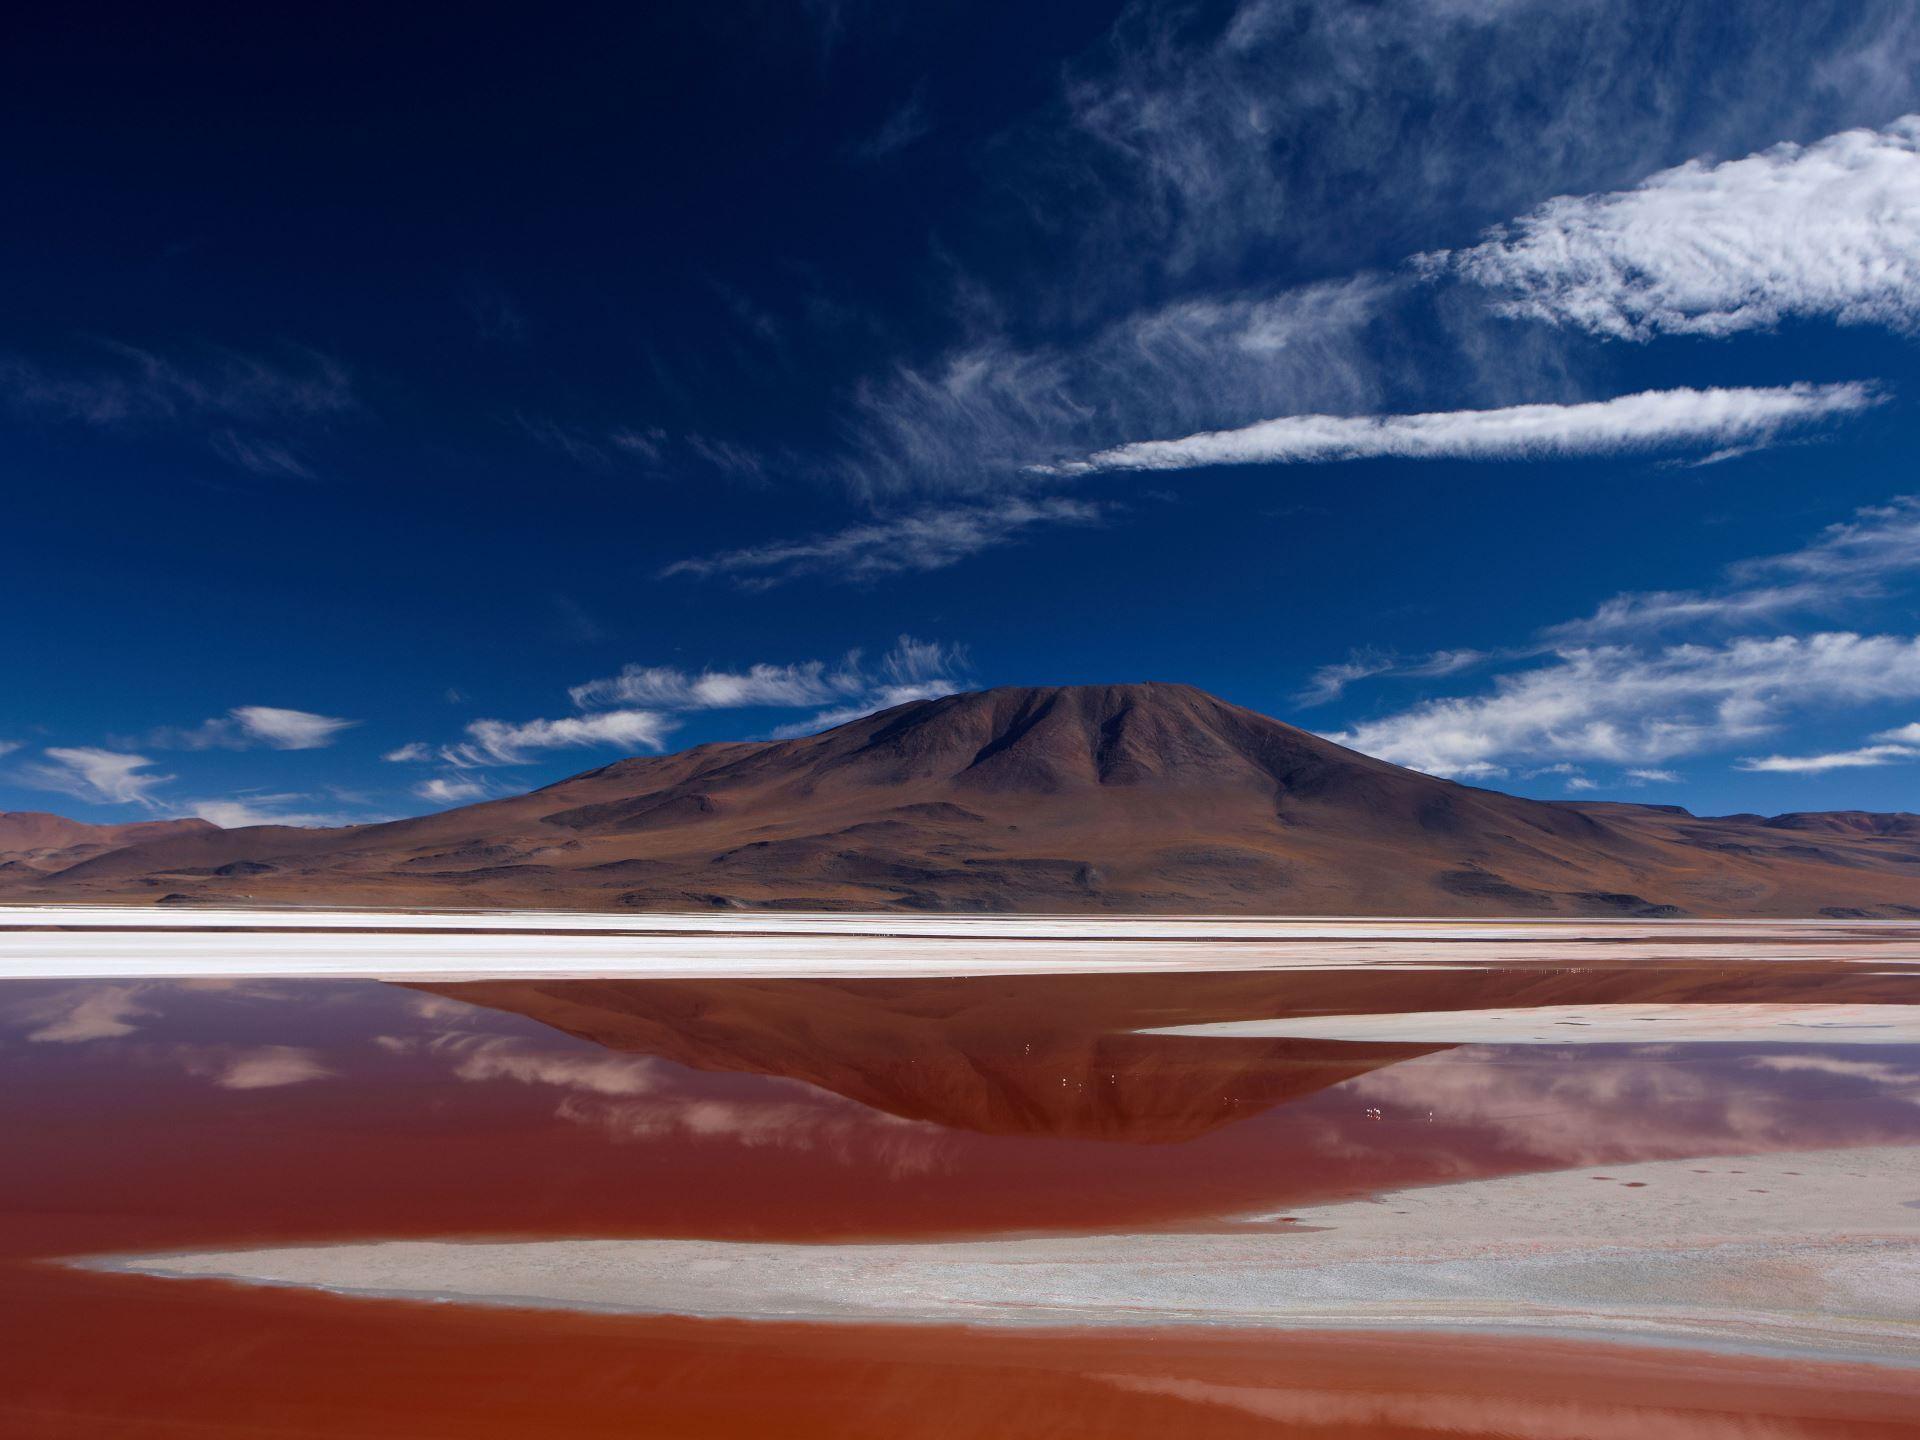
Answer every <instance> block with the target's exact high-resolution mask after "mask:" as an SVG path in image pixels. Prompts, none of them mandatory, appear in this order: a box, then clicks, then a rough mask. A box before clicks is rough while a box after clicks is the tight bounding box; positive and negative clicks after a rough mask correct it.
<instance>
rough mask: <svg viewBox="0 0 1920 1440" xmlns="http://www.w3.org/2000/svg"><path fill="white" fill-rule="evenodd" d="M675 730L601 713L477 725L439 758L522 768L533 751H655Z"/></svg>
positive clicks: (646, 716)
mask: <svg viewBox="0 0 1920 1440" xmlns="http://www.w3.org/2000/svg"><path fill="white" fill-rule="evenodd" d="M673 726H674V722H673V720H672V719H671V718H670V717H669V716H666V715H663V714H661V713H660V712H658V711H656V710H603V711H600V712H599V713H597V714H593V715H568V716H563V717H562V718H561V719H558V720H520V721H509V720H475V721H474V722H473V723H471V724H470V725H468V726H467V736H468V738H467V740H466V741H464V742H462V743H460V744H458V745H449V746H445V747H443V748H442V750H441V752H440V758H441V759H442V760H445V761H446V762H447V763H449V764H452V765H461V766H469V765H524V764H527V763H528V762H530V761H531V760H532V759H533V756H532V755H531V754H529V753H528V752H530V751H535V750H563V749H573V748H583V747H592V746H601V745H611V746H617V747H619V748H622V749H628V750H659V749H662V748H663V747H664V745H665V743H666V737H667V735H668V734H669V733H670V732H671V731H672V729H673Z"/></svg>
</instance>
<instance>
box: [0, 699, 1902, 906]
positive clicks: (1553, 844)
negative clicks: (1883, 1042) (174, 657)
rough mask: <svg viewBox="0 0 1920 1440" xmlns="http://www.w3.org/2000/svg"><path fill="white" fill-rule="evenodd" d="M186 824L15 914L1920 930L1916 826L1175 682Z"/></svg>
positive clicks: (8, 885) (0, 875) (26, 870)
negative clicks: (249, 820) (1481, 759)
mask: <svg viewBox="0 0 1920 1440" xmlns="http://www.w3.org/2000/svg"><path fill="white" fill-rule="evenodd" d="M49 818H54V817H49ZM64 823H66V824H72V823H73V822H64ZM187 823H188V825H189V826H190V827H191V828H187V829H183V830H176V831H173V832H169V833H165V834H154V835H151V836H148V835H136V836H131V837H128V838H127V839H126V840H125V841H123V842H122V843H120V844H117V845H108V846H106V847H105V848H103V849H100V850H97V851H94V852H92V853H89V854H87V855H86V856H84V857H81V858H78V859H77V860H75V861H74V862H73V863H66V864H58V863H56V864H49V863H48V857H49V853H50V852H49V851H48V850H47V848H46V847H42V848H41V849H40V850H38V851H36V852H35V856H36V858H34V859H33V860H32V861H31V862H30V863H26V864H22V865H17V866H14V867H11V868H7V869H0V899H6V900H16V901H26V900H76V901H77V900H147V901H152V900H155V899H165V900H170V901H176V902H181V901H220V900H236V899H250V900H253V901H256V902H263V903H306V904H312V903H335V904H353V905H428V906H455V907H479V906H526V907H552V908H568V909H596V910H616V909H642V910H644V909H686V908H689V907H707V906H716V905H718V906H732V907H748V908H757V907H769V908H782V909H812V908H821V909H888V908H906V909H917V910H954V911H1033V912H1070V911H1112V912H1134V911H1138V912H1193V911H1199V912H1216V913H1229V912H1231V913H1247V914H1302V915H1327V914H1347V915H1389V914H1398V915H1540V916H1545V915H1675V914H1695V915H1754V916H1789V915H1821V914H1825V915H1834V916H1867V915H1879V916H1904V917H1910V916H1914V915H1920V816H1914V815H1909V814H1867V813H1863V812H1851V811H1843V812H1834V813H1828V814H1793V815H1782V816H1776V817H1773V818H1770V819H1769V818H1763V817H1761V816H1757V815H1734V816H1725V817H1719V818H1701V817H1696V816H1693V815H1690V814H1688V813H1687V812H1686V811H1684V810H1680V809H1678V808H1675V807H1664V806H1649V805H1623V804H1602V803H1576V802H1564V801H1562V802H1545V801H1538V800H1527V799H1521V798H1519V797H1516V796H1512V795H1506V794H1502V793H1500V792H1499V791H1495V790H1487V789H1480V788H1476V787H1473V786H1468V785H1461V784H1457V783H1455V782H1453V781H1449V780H1441V779H1437V778H1435V777H1433V776H1429V775H1423V774H1420V773H1418V772H1415V771H1412V770H1406V769H1403V768H1401V767H1399V766H1396V765H1391V764H1388V763H1387V762H1385V761H1381V760H1375V759H1372V758H1370V757H1368V756H1365V755H1361V754H1359V753H1357V752H1355V751H1352V750H1347V749H1344V748H1343V747H1341V746H1339V745H1335V744H1333V743H1332V742H1330V741H1327V740H1324V739H1321V738H1320V737H1318V736H1316V735H1312V734H1310V733H1308V732H1307V731H1304V730H1300V729H1297V728H1295V727H1294V726H1291V725H1287V724H1284V723H1282V722H1281V721H1278V720H1274V719H1271V718H1269V717H1267V716H1264V715H1260V714H1258V713H1256V712H1254V711H1251V710H1246V709H1243V708H1241V707H1239V706H1236V705H1230V704H1228V703H1226V702H1225V701H1222V700H1220V699H1217V698H1216V697H1214V696H1211V695H1208V694H1206V693H1205V692H1203V691H1200V690H1197V689H1194V688H1193V687H1191V686H1186V685H1169V684H1139V685H1088V686H1064V687H1009V688H1003V689H995V690H984V691H976V692H971V693H967V694H960V695H950V696H947V697H945V698H943V699H938V700H922V701H914V702H912V703H910V704H906V705H901V706H897V707H895V708H893V709H890V710H885V711H881V712H879V713H878V714H874V715H869V716H866V717H863V718H861V719H858V720H854V721H851V722H849V723H847V724H844V725H840V726H836V727H835V728H833V729H831V730H826V731H823V732H821V733H820V734H817V735H810V736H806V737H803V738H800V739H794V740H778V741H765V742H749V743H730V744H711V745H701V746H696V747H695V748H693V749H691V750H686V751H682V752H680V753H678V754H672V755H662V756H653V757H644V758H636V759H628V760H620V761H616V762H615V763H613V764H611V765H607V766H603V767H601V768H600V769H597V770H590V771H588V772H586V773H585V774H581V775H576V776H574V777H572V778H570V779H567V780H562V781H560V782H558V783H557V784H553V785H549V786H546V787H544V788H542V789H539V790H535V791H532V792H531V793H529V794H525V795H518V796H514V797H511V798H508V799H502V800H493V801H487V802H485V803H482V804H478V805H470V806H466V807H463V808H461V809H457V810H448V811H444V812H441V813H439V814H435V815H427V816H421V817H419V818H416V819H410V820H399V821H393V822H390V823H386V824H379V825H361V826H350V827H346V828H341V829H329V830H305V829H295V828H292V827H286V826H253V827H247V828H243V829H234V830H218V829H214V828H212V827H207V826H204V824H197V825H196V824H194V823H193V822H187ZM82 828H88V829H91V828H95V827H82ZM100 828H113V829H116V830H117V829H119V828H121V827H100ZM129 828H137V827H129ZM6 834H7V832H6V831H4V830H0V863H4V862H6V861H8V860H10V859H15V858H18V857H15V856H13V855H11V854H9V853H8V850H7V844H8V843H9V842H7V840H6V838H5V837H6Z"/></svg>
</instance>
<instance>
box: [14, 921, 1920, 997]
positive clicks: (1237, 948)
mask: <svg viewBox="0 0 1920 1440" xmlns="http://www.w3.org/2000/svg"><path fill="white" fill-rule="evenodd" d="M1629 956H1630V957H1631V958H1632V959H1634V960H1645V961H1716V960H1727V961H1744V962H1752V961H1757V960H1765V959H1792V960H1795V961H1802V962H1805V961H1838V962H1851V963H1860V964H1873V965H1877V966H1894V967H1901V966H1909V965H1914V966H1920V926H1916V925H1914V924H1911V923H1909V922H1905V921H1863V920H1807V921H1778V920H1768V921H1737V920H1661V921H1643V920H1619V921H1608V920H1566V921H1542V920H1510V921H1485V920H1465V921H1463V920H1431V919H1411V920H1390V921H1383V920H1367V919H1333V920H1328V919H1303V920H1288V919H1273V920H1246V919H1243V918H1224V917H1217V916H1204V915H1183V916H1160V915H1141V916H1080V915H1073V916H1024V915H1022V916H1009V915H991V916H985V915H982V916H974V915H945V914H942V915H907V914H896V913H891V912H887V913H858V914H856V913H844V912H833V913H815V914H804V913H767V912H759V911H753V912H716V913H701V914H653V913H646V914H635V915H605V914H584V913H576V912H548V911H365V910H361V911H353V910H289V909H258V910H253V909H217V910H216V909H200V908H197V907H196V908H185V907H183V908H179V909H161V908H157V907H149V906H9V907H0V976H14V977H19V978H40V979H89V978H155V979H160V978H201V977H207V976H220V975H274V976H296V975H311V976H335V977H341V978H353V977H371V978H381V979H421V978H437V979H458V978H463V977H480V976H521V977H528V978H534V977H569V976H578V977H586V976H616V977H617V976H636V977H639V976H657V977H663V978H665V977H673V978H687V977H700V976H727V975H733V976H740V977H768V976H783V975H794V976H798V975H821V976H842V977H859V976H888V975H992V974H1046V973H1058V972H1101V973H1108V972H1115V973H1117V972H1126V971H1136V970H1138V971H1152V970H1181V969H1203V970H1235V969H1248V970H1286V969H1329V968H1343V967H1357V968H1369V969H1378V968H1388V969H1430V968H1434V967H1435V966H1441V965H1451V964H1487V963H1514V964H1559V965H1578V964H1581V963H1585V962H1594V961H1601V960H1619V959H1622V958H1627V957H1629Z"/></svg>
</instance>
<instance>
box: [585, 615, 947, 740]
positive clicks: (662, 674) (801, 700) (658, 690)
mask: <svg viewBox="0 0 1920 1440" xmlns="http://www.w3.org/2000/svg"><path fill="white" fill-rule="evenodd" d="M966 669H967V655H966V651H965V649H964V648H962V647H961V646H958V645H952V644H948V643H946V642H944V641H939V640H919V639H916V638H915V637H913V636H911V635H902V636H900V637H899V638H898V639H897V640H895V642H894V644H893V647H892V648H891V649H890V650H888V651H887V652H886V654H884V655H882V656H881V657H880V658H879V660H878V661H875V662H872V663H869V662H868V661H867V660H866V658H865V657H864V656H863V655H862V654H861V653H860V652H859V651H858V650H853V651H849V652H848V653H847V654H846V655H844V656H842V657H841V658H840V659H839V660H836V661H833V662H828V661H824V660H803V661H798V662H793V663H788V664H782V665H773V664H765V663H763V664H758V665H750V666H747V667H746V668H745V669H742V670H704V671H698V672H691V671H687V670H683V669H680V668H678V667H676V666H663V665H628V666H626V667H624V668H623V669H622V670H621V671H620V673H619V674H617V675H611V676H607V677H605V678H602V679H598V680H589V681H587V682H586V683H585V684H582V685H576V686H574V687H573V689H572V691H571V692H570V694H571V695H572V697H573V701H574V703H575V704H576V705H579V706H581V707H583V708H587V707H592V706H596V705H616V704H639V705H650V706H656V707H659V708H662V709H666V710H670V711H673V712H676V713H684V712H687V711H695V710H723V709H776V710H790V709H803V708H806V709H812V708H815V707H824V708H819V709H818V712H817V713H816V714H814V715H813V716H811V717H809V718H808V719H807V720H804V721H801V722H799V723H797V724H793V725H783V726H780V727H779V728H778V729H776V730H775V731H774V734H775V736H776V737H783V738H784V737H787V736H790V735H804V734H811V733H812V732H813V731H815V730H822V729H826V728H828V727H829V726H833V725H838V724H842V723H844V722H845V721H848V720H855V719H858V718H859V717H860V716H862V715H870V714H872V713H873V712H874V711H876V710H885V709H889V708H891V707H892V706H895V705H904V704H906V703H907V702H908V701H910V700H929V699H934V698H937V697H939V696H941V695H950V694H952V693H953V692H954V691H955V690H957V689H959V688H960V686H961V683H962V680H963V677H964V675H965V673H966Z"/></svg>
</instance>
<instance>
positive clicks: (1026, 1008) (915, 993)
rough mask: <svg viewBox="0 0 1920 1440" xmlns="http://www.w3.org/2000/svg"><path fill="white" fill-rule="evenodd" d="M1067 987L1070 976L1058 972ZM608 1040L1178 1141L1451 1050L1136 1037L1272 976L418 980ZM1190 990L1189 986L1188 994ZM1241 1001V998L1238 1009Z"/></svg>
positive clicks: (954, 1122)
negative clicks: (1196, 1001)
mask: <svg viewBox="0 0 1920 1440" xmlns="http://www.w3.org/2000/svg"><path fill="white" fill-rule="evenodd" d="M1061 978H1062V979H1065V978H1067V977H1061ZM417 988H421V989H429V990H433V991H435V992H436V993H440V994H445V995H449V996H452V997H454V998H457V999H459V1000H463V1001H467V1002H470V1003H474V1004H479V1005H485V1006H488V1007H490V1008H493V1009H498V1010H505V1011H511V1012H513V1013H515V1014H518V1015H524V1016H526V1017H528V1018H530V1019H533V1020H537V1021H540V1022H541V1023H542V1024H546V1025H550V1026H552V1027H553V1028H555V1029H557V1030H562V1031H565V1032H566V1033H567V1034H569V1035H574V1036H577V1037H579V1038H581V1039H584V1040H591V1041H593V1042H594V1043H596V1044H599V1045H604V1046H606V1047H607V1048H608V1049H610V1050H619V1051H627V1052H635V1053H640V1054H645V1055H655V1056H659V1057H661V1058H663V1059H666V1060H671V1061H674V1062H675V1063H677V1064H681V1065H686V1066H690V1067H692V1068H694V1069H699V1070H716V1071H739V1072H746V1073H750V1074H758V1075H773V1076H782V1077H785V1078H788V1079H794V1080H803V1081H805V1082H807V1083H808V1084H811V1085H817V1086H820V1087H821V1088H823V1089H826V1090H831V1091H834V1092H835V1093H837V1094H840V1095H844V1096H846V1097H847V1098H848V1099H851V1100H855V1101H858V1102H859V1103H860V1104H863V1105H867V1106H871V1107H872V1108H874V1109H876V1110H883V1111H885V1112H887V1113H888V1114H892V1115H898V1116H902V1117H904V1118H907V1119H912V1120H925V1121H931V1122H933V1123H934V1124H938V1125H945V1126H948V1127H950V1128H953V1129H960V1130H972V1131H976V1132H980V1133H983V1134H989V1135H1047V1136H1053V1137H1056V1138H1064V1139H1098V1140H1123V1141H1137V1142H1148V1143H1168V1142H1174V1141H1181V1140H1191V1139H1194V1138H1196V1137H1198V1136H1201V1135H1205V1134H1207V1133H1208V1132H1209V1131H1212V1130H1216V1129H1218V1128H1220V1127H1221V1126H1224V1125H1230V1124H1232V1123H1233V1122H1234V1121H1236V1120H1245V1119H1248V1118H1250V1117H1252V1116H1254V1115H1257V1114H1259V1113H1260V1112H1262V1111H1263V1110H1267V1109H1270V1108H1272V1107H1273V1106H1275V1105H1279V1104H1282V1103H1284V1102H1286V1101H1288V1100H1293V1099H1297V1098H1299V1097H1301V1096H1305V1095H1311V1094H1314V1093H1315V1092H1317V1091H1320V1090H1324V1089H1325V1088H1327V1087H1328V1086H1330V1085H1337V1084H1339V1083H1340V1082H1341V1081H1343V1080H1349V1079H1352V1078H1353V1077H1354V1076H1357V1075H1363V1074H1366V1073H1367V1072H1368V1071H1371V1070H1375V1069H1378V1068H1380V1067H1382V1066H1386V1065H1392V1064H1395V1063H1397V1062H1399V1061H1401V1060H1406V1059H1411V1058H1413V1057H1414V1056H1417V1055H1424V1054H1427V1053H1429V1052H1431V1051H1433V1050H1435V1049H1444V1048H1446V1047H1444V1046H1431V1045H1356V1044H1341V1043H1329V1042H1300V1041H1285V1040H1224V1041H1223V1040H1192V1039H1186V1038H1182V1037H1165V1036H1147V1035H1134V1034H1130V1033H1128V1032H1130V1031H1131V1030H1133V1029H1134V1028H1136V1027H1138V1026H1142V1025H1150V1024H1163V1023H1169V1020H1168V1017H1169V1016H1186V1015H1191V1014H1193V1013H1195V1012H1194V1010H1193V1007H1192V1004H1191V1001H1192V999H1193V996H1192V993H1191V992H1194V991H1201V992H1206V993H1207V994H1208V996H1209V998H1210V1000H1211V1003H1207V1004H1205V1005H1204V1007H1203V1008H1204V1012H1205V1013H1206V1014H1207V1015H1209V1016H1210V1017H1213V1018H1218V1017H1219V1016H1220V1015H1221V1014H1222V1013H1223V1012H1224V1013H1242V1012H1244V1013H1247V1014H1260V1013H1266V1012H1269V1011H1271V1009H1272V1000H1271V997H1272V993H1273V988H1274V987H1273V981H1272V978H1271V977H1263V976H1251V977H1249V976H1218V975H1201V976H1195V975H1186V976H1148V977H1141V976H1131V977H1117V976H1094V977H1089V976H1076V977H1072V983H1071V985H1070V987H1062V986H1060V985H1059V984H1058V983H1057V982H1054V981H1051V980H1044V981H1036V980H1034V979H1024V980H1012V981H998V980H980V979H968V980H949V979H915V980H889V981H828V980H726V981H675V980H642V981H591V980H570V981H559V982H530V981H529V982H523V981H490V982H481V983H470V984H460V985H447V986H421V987H417ZM1175 992H1187V993H1186V994H1185V995H1183V996H1181V997H1180V999H1185V1000H1186V1001H1187V1002H1188V1003H1179V999H1176V994H1175ZM1236 1002H1237V1003H1236Z"/></svg>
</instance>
